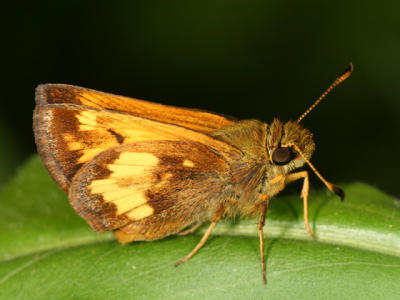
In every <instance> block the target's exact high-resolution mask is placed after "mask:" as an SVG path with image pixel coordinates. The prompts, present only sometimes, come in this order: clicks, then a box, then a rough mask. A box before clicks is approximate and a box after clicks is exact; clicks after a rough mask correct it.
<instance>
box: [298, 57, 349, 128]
mask: <svg viewBox="0 0 400 300" xmlns="http://www.w3.org/2000/svg"><path fill="white" fill-rule="evenodd" d="M351 72H353V64H352V63H351V62H350V63H349V66H348V67H347V68H346V70H345V71H344V72H343V73H342V74H340V75H339V77H337V78H336V79H335V81H334V82H333V83H332V84H331V85H330V86H329V87H328V88H327V90H326V91H325V92H323V94H322V95H321V96H320V97H319V98H318V99H317V100H316V101H315V102H314V104H313V105H311V106H310V107H309V108H308V109H307V110H306V111H305V112H304V113H303V114H302V115H301V116H300V117H299V118H298V119H297V121H296V122H297V123H300V121H301V120H303V119H304V117H305V116H307V115H308V114H309V113H310V111H312V110H313V109H314V108H315V107H316V106H317V105H318V104H319V103H320V102H321V101H322V99H324V98H325V97H326V95H328V94H329V93H330V92H331V91H332V90H333V89H334V88H335V87H336V86H337V85H339V84H340V83H342V82H343V81H344V80H346V79H347V78H348V77H349V76H350V74H351Z"/></svg>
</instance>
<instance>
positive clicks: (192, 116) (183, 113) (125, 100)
mask: <svg viewBox="0 0 400 300" xmlns="http://www.w3.org/2000/svg"><path fill="white" fill-rule="evenodd" d="M36 102H37V104H38V105H45V104H74V105H79V106H85V107H90V108H97V109H106V110H112V111H118V112H125V113H130V114H133V115H135V116H138V117H143V118H147V119H151V120H155V121H161V122H165V123H171V124H175V125H180V126H183V127H186V128H190V129H194V130H197V131H201V132H210V131H212V130H214V129H216V128H220V127H223V126H226V125H229V124H232V123H233V122H234V120H233V118H232V117H227V116H222V115H218V114H215V113H210V112H207V111H202V110H195V109H188V108H180V107H174V106H167V105H162V104H158V103H152V102H148V101H145V100H139V99H134V98H129V97H123V96H118V95H113V94H109V93H103V92H99V91H95V90H91V89H87V88H82V87H78V86H73V85H66V84H43V85H39V86H38V88H37V91H36Z"/></svg>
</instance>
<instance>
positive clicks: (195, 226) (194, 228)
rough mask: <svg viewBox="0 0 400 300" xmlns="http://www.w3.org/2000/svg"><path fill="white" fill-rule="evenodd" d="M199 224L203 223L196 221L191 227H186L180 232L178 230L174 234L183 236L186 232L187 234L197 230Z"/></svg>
mask: <svg viewBox="0 0 400 300" xmlns="http://www.w3.org/2000/svg"><path fill="white" fill-rule="evenodd" d="M201 225H203V222H197V223H196V224H194V225H193V226H192V227H189V228H188V229H186V230H183V231H181V232H178V233H177V234H175V235H177V236H184V235H187V234H189V233H192V232H195V231H196V230H197V228H199V227H200V226H201Z"/></svg>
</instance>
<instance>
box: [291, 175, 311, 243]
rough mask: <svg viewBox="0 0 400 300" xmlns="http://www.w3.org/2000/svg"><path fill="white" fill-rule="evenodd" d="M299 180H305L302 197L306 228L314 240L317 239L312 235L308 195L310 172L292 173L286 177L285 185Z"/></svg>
mask: <svg viewBox="0 0 400 300" xmlns="http://www.w3.org/2000/svg"><path fill="white" fill-rule="evenodd" d="M299 179H303V180H304V181H303V188H302V189H301V194H300V197H301V198H303V207H304V225H305V226H306V230H307V233H308V235H309V236H311V237H312V239H314V240H315V239H316V237H315V235H314V234H313V233H312V231H311V228H310V223H309V222H308V194H309V192H310V184H309V181H308V172H307V171H301V172H297V173H292V174H289V175H288V176H286V178H285V183H290V182H293V181H296V180H299Z"/></svg>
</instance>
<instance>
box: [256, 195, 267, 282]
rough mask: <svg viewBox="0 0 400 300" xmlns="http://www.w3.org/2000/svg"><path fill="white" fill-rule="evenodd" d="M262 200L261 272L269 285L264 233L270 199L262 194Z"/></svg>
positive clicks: (259, 224)
mask: <svg viewBox="0 0 400 300" xmlns="http://www.w3.org/2000/svg"><path fill="white" fill-rule="evenodd" d="M260 198H261V199H262V200H263V203H262V212H261V216H260V221H259V222H258V233H259V236H260V254H261V270H262V277H263V281H264V283H265V284H267V275H266V271H265V256H264V232H263V228H264V225H265V217H266V216H267V210H268V205H269V197H268V196H267V195H264V194H260Z"/></svg>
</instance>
